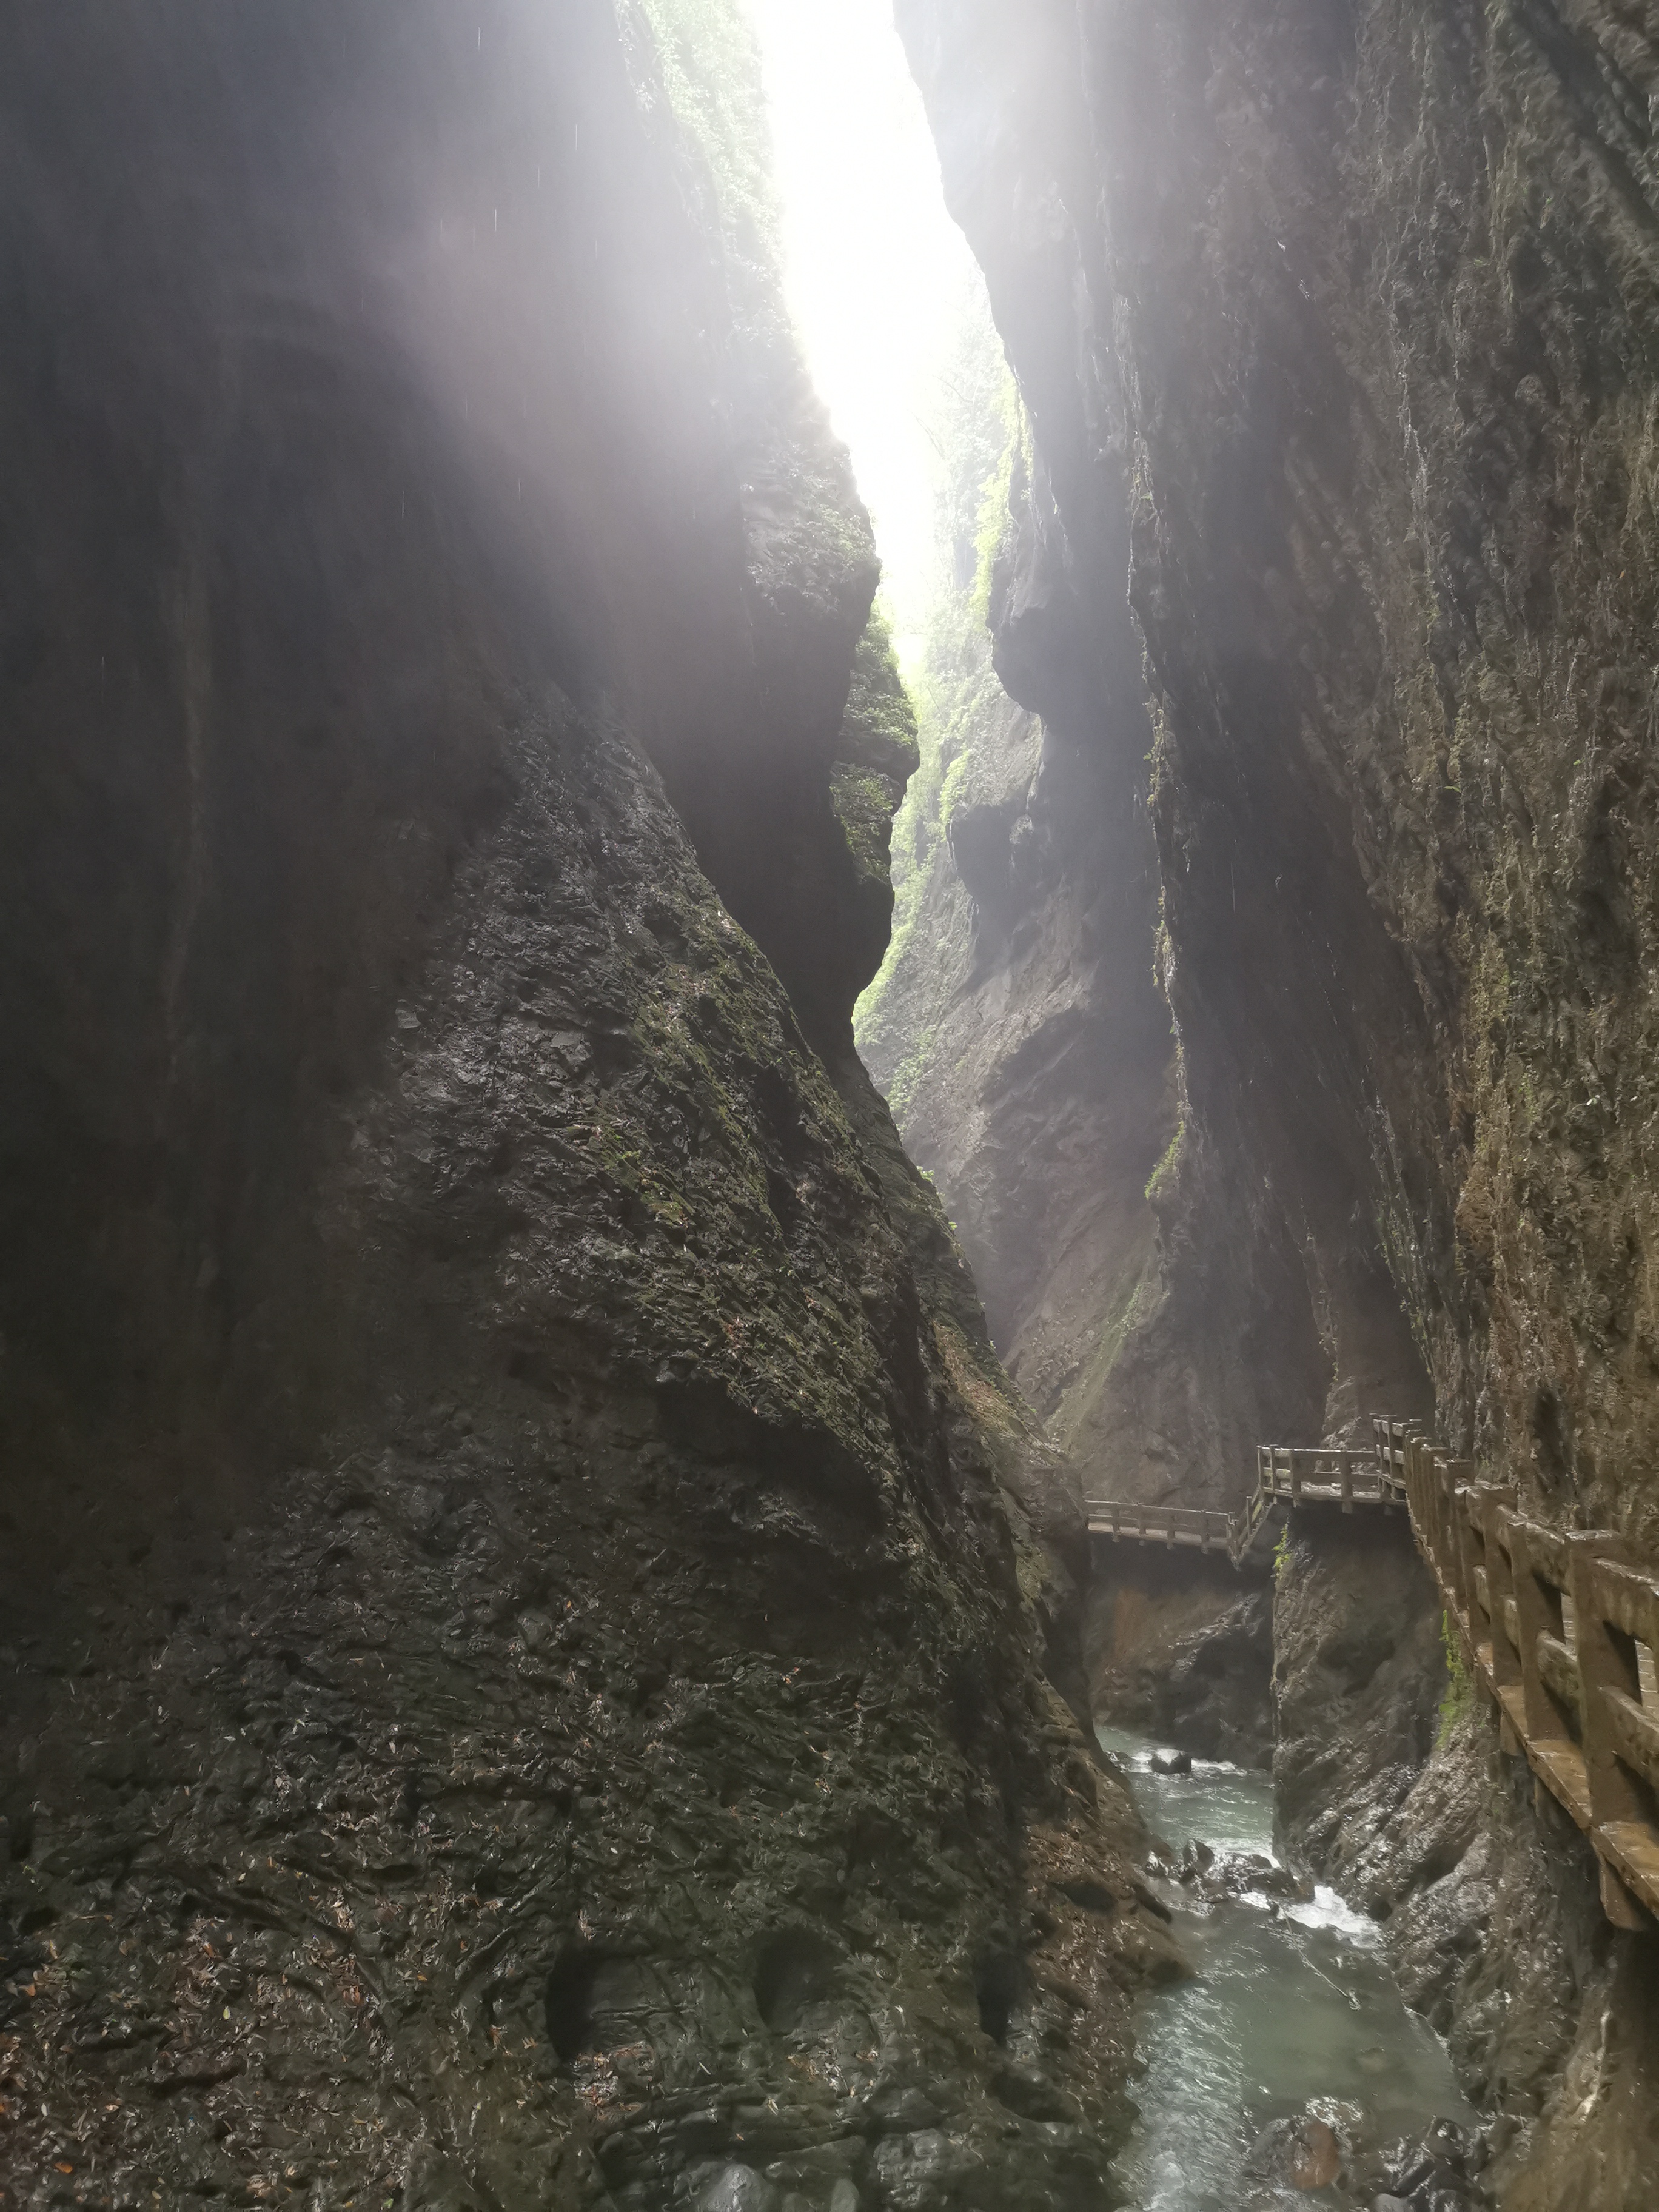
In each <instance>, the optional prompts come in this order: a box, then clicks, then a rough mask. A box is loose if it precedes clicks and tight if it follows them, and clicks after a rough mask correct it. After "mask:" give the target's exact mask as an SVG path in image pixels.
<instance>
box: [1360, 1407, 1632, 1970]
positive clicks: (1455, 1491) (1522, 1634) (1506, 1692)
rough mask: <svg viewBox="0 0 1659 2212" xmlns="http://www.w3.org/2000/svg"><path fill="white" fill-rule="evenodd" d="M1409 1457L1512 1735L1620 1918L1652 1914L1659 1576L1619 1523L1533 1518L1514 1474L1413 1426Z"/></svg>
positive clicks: (1460, 1609) (1434, 1566)
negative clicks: (1639, 1557)
mask: <svg viewBox="0 0 1659 2212" xmlns="http://www.w3.org/2000/svg"><path fill="white" fill-rule="evenodd" d="M1382 1426H1383V1425H1382V1424H1379V1429H1380V1428H1381V1427H1382ZM1380 1442H1381V1439H1379V1443H1380ZM1400 1456H1401V1460H1402V1461H1403V1463H1404V1464H1403V1475H1404V1481H1405V1487H1406V1494H1407V1502H1408V1504H1409V1506H1410V1509H1411V1516H1412V1527H1413V1530H1414V1532H1415V1534H1416V1537H1417V1541H1418V1544H1419V1547H1420V1549H1421V1550H1422V1553H1423V1555H1424V1557H1425V1559H1426V1560H1427V1561H1428V1564H1429V1567H1430V1569H1431V1572H1432V1573H1433V1575H1434V1578H1435V1580H1436V1582H1437V1583H1438V1584H1439V1586H1440V1592H1441V1595H1442V1596H1443V1599H1444V1601H1445V1607H1446V1618H1447V1620H1448V1621H1449V1623H1450V1624H1451V1625H1452V1626H1453V1627H1454V1628H1455V1631H1456V1632H1457V1635H1458V1638H1459V1639H1460V1641H1461V1643H1462V1649H1463V1654H1464V1657H1465V1659H1466V1661H1467V1662H1468V1666H1469V1668H1470V1671H1471V1673H1472V1674H1473V1676H1474V1680H1475V1682H1476V1683H1477V1685H1478V1686H1479V1687H1480V1690H1481V1691H1482V1692H1483V1693H1484V1694H1485V1695H1486V1697H1487V1698H1489V1699H1491V1700H1492V1703H1493V1704H1494V1705H1496V1706H1497V1708H1498V1719H1499V1729H1500V1740H1501V1741H1502V1743H1503V1746H1504V1749H1505V1750H1506V1751H1509V1752H1522V1753H1525V1755H1526V1758H1527V1761H1528V1765H1530V1766H1531V1768H1532V1770H1533V1772H1534V1774H1535V1775H1536V1776H1537V1778H1538V1780H1539V1782H1540V1784H1541V1785H1542V1786H1543V1787H1544V1788H1546V1789H1547V1790H1549V1791H1550V1793H1551V1795H1552V1796H1553V1797H1555V1798H1556V1799H1557V1801H1558V1802H1559V1803H1560V1804H1561V1805H1562V1806H1564V1807H1565V1809H1566V1811H1567V1812H1568V1813H1569V1814H1571V1817H1572V1819H1573V1820H1575V1821H1576V1822H1577V1825H1578V1826H1579V1827H1580V1828H1582V1829H1583V1832H1584V1833H1585V1834H1586V1835H1587V1836H1588V1837H1589V1839H1590V1842H1591V1843H1592V1844H1594V1845H1595V1852H1596V1857H1597V1858H1598V1860H1599V1862H1600V1865H1601V1902H1602V1905H1603V1907H1604V1909H1605V1911H1606V1912H1607V1917H1608V1918H1609V1919H1610V1920H1612V1921H1613V1922H1614V1923H1615V1924H1616V1925H1618V1926H1620V1927H1622V1928H1642V1929H1650V1928H1651V1927H1652V1925H1653V1921H1652V1919H1650V1917H1649V1916H1650V1915H1655V1916H1659V1684H1656V1680H1655V1655H1656V1653H1659V1580H1656V1578H1655V1577H1654V1576H1653V1575H1652V1574H1651V1573H1650V1571H1648V1570H1647V1569H1646V1568H1645V1567H1643V1566H1640V1565H1637V1564H1636V1563H1634V1562H1633V1561H1632V1559H1630V1558H1629V1557H1628V1556H1627V1554H1626V1548H1625V1546H1624V1544H1623V1542H1622V1541H1621V1540H1620V1538H1619V1537H1617V1536H1616V1535H1614V1534H1612V1533H1611V1532H1610V1531H1608V1530H1606V1529H1589V1530H1582V1531H1581V1530H1571V1531H1565V1530H1561V1529H1556V1528H1547V1527H1545V1526H1544V1525H1543V1523H1542V1522H1537V1521H1532V1520H1528V1519H1527V1518H1526V1517H1525V1516H1522V1514H1521V1513H1520V1512H1519V1511H1518V1510H1517V1508H1516V1496H1515V1493H1514V1492H1513V1491H1512V1490H1511V1489H1510V1488H1509V1487H1508V1486H1506V1485H1502V1484H1498V1483H1492V1482H1478V1481H1476V1480H1474V1468H1473V1466H1472V1464H1471V1463H1470V1462H1468V1461H1467V1460H1456V1459H1449V1458H1448V1457H1447V1456H1446V1455H1445V1453H1444V1452H1443V1450H1442V1449H1441V1448H1440V1447H1439V1446H1438V1445H1437V1444H1435V1443H1431V1442H1430V1441H1429V1440H1428V1439H1427V1438H1425V1437H1416V1436H1413V1437H1407V1438H1405V1439H1403V1440H1402V1441H1401V1447H1400Z"/></svg>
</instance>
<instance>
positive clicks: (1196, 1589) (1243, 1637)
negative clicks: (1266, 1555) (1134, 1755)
mask: <svg viewBox="0 0 1659 2212" xmlns="http://www.w3.org/2000/svg"><path fill="white" fill-rule="evenodd" d="M1085 1655H1086V1657H1087V1660H1088V1665H1089V1687H1090V1698H1091V1705H1092V1707H1093V1710H1094V1711H1095V1712H1096V1713H1097V1715H1099V1717H1101V1719H1102V1720H1110V1721H1112V1722H1115V1723H1117V1724H1118V1725H1120V1726H1121V1727H1124V1728H1132V1729H1139V1731H1140V1732H1141V1733H1142V1734H1143V1735H1150V1736H1153V1737H1156V1738H1157V1740H1158V1741H1159V1742H1160V1743H1165V1744H1173V1745H1175V1746H1176V1747H1177V1748H1179V1749H1180V1750H1182V1751H1185V1752H1187V1753H1193V1754H1195V1755H1196V1756H1198V1757H1200V1758H1202V1759H1230V1760H1231V1761H1232V1762H1233V1764H1234V1765H1240V1766H1267V1765H1270V1764H1271V1762H1272V1759H1273V1700H1272V1677H1273V1597H1272V1592H1271V1590H1270V1589H1269V1588H1268V1587H1267V1584H1266V1583H1263V1582H1262V1581H1261V1578H1260V1577H1252V1578H1251V1579H1250V1580H1249V1581H1248V1582H1244V1583H1241V1581H1240V1579H1239V1577H1237V1575H1236V1574H1235V1573H1234V1571H1233V1570H1232V1568H1231V1566H1230V1565H1228V1564H1227V1562H1226V1560H1225V1559H1216V1558H1213V1557H1212V1558H1210V1559H1205V1560H1203V1561H1202V1562H1201V1563H1200V1562H1196V1561H1192V1560H1188V1559H1183V1558H1182V1557H1181V1556H1180V1554H1178V1553H1177V1554H1176V1556H1175V1557H1174V1558H1171V1557H1170V1555H1169V1554H1168V1553H1164V1552H1162V1551H1160V1550H1158V1548H1157V1547H1155V1546H1139V1545H1131V1544H1127V1543H1126V1544H1124V1545H1122V1546H1121V1547H1120V1549H1119V1550H1118V1552H1117V1553H1114V1554H1112V1555H1109V1559H1107V1561H1105V1562H1103V1564H1102V1565H1101V1566H1100V1568H1099V1570H1098V1571H1097V1573H1096V1574H1095V1575H1094V1577H1092V1578H1091V1586H1090V1591H1089V1601H1088V1628H1087V1633H1086V1637H1085Z"/></svg>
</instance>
